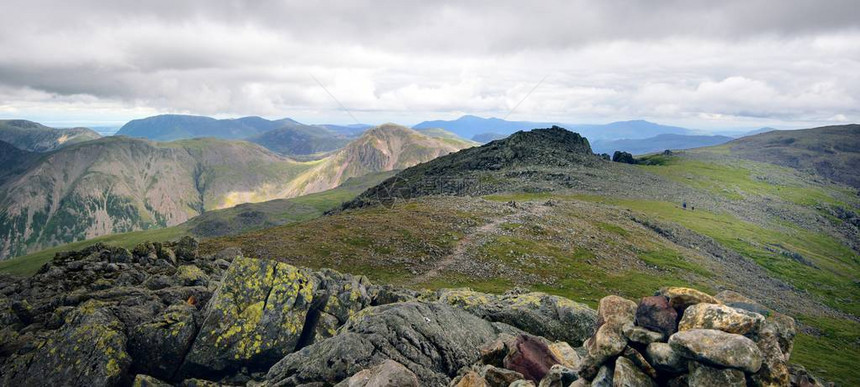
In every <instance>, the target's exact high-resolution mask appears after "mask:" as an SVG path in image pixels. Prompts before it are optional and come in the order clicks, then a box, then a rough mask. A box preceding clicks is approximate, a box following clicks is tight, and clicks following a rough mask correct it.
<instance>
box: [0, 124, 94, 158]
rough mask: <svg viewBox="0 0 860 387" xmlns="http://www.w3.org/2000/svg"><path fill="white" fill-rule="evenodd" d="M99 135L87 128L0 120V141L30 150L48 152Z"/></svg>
mask: <svg viewBox="0 0 860 387" xmlns="http://www.w3.org/2000/svg"><path fill="white" fill-rule="evenodd" d="M100 137H101V135H99V134H98V133H96V132H94V131H92V130H90V129H87V128H72V129H55V128H49V127H47V126H45V125H42V124H39V123H36V122H32V121H26V120H0V141H4V142H6V143H8V144H10V145H12V146H14V147H16V148H18V149H22V150H26V151H30V152H50V151H52V150H55V149H59V148H62V147H65V146H69V145H72V144H77V143H79V142H84V141H89V140H95V139H97V138H100Z"/></svg>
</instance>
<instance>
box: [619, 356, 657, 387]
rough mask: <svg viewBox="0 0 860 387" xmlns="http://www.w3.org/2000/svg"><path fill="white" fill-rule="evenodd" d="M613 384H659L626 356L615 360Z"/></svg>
mask: <svg viewBox="0 0 860 387" xmlns="http://www.w3.org/2000/svg"><path fill="white" fill-rule="evenodd" d="M612 385H613V386H618V387H640V386H642V387H645V386H649V387H650V386H655V387H656V386H657V383H655V382H654V380H653V379H651V378H650V377H649V376H648V375H646V374H645V373H644V372H642V371H641V370H640V369H639V368H637V367H636V366H635V365H634V364H633V362H631V361H630V360H629V359H627V358H626V357H619V358H618V359H617V360H615V372H614V373H613V375H612Z"/></svg>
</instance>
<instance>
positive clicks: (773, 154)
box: [718, 124, 860, 188]
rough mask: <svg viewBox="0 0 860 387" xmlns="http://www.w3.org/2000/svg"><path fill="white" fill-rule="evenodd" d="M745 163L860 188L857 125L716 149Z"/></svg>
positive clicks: (768, 136) (780, 133)
mask: <svg viewBox="0 0 860 387" xmlns="http://www.w3.org/2000/svg"><path fill="white" fill-rule="evenodd" d="M718 149H720V150H724V151H727V152H729V153H730V154H731V155H733V156H736V157H741V158H744V159H748V160H754V161H762V162H766V163H771V164H777V165H783V166H787V167H791V168H795V169H799V170H803V171H808V172H811V173H814V174H816V175H819V176H823V177H827V178H829V179H832V180H835V181H838V182H841V183H845V184H848V185H850V186H853V187H855V188H860V125H857V124H852V125H839V126H827V127H822V128H815V129H802V130H776V131H770V132H766V133H762V134H757V135H755V136H749V137H744V138H741V139H738V140H735V141H732V142H730V143H728V144H725V145H724V146H722V147H720V148H718Z"/></svg>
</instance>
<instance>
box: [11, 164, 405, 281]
mask: <svg viewBox="0 0 860 387" xmlns="http://www.w3.org/2000/svg"><path fill="white" fill-rule="evenodd" d="M393 174H394V172H393V171H388V172H379V173H373V174H369V175H366V176H362V177H358V178H352V179H349V180H347V181H346V182H345V183H344V184H343V185H341V186H340V187H337V188H334V189H331V190H328V191H324V192H319V193H315V194H310V195H305V196H300V197H297V198H291V199H278V200H272V201H269V202H262V203H254V204H244V205H241V206H238V207H234V208H228V209H223V210H214V211H209V212H205V213H204V214H203V215H201V216H198V217H195V218H192V219H191V220H189V221H188V222H185V223H182V224H179V225H176V226H173V227H166V228H162V229H153V230H144V231H134V232H128V233H121V234H113V235H105V236H101V237H97V238H92V239H87V240H84V241H79V242H73V243H68V244H64V245H61V246H56V247H52V248H49V249H44V250H41V251H38V252H36V253H33V254H28V255H25V256H21V257H16V258H12V259H9V260H6V261H0V272H4V273H9V274H12V275H18V276H27V275H32V274H33V273H35V272H36V271H37V270H39V268H40V267H41V266H42V265H44V264H45V263H46V262H48V261H50V260H51V258H53V257H54V254H56V253H58V252H60V251H69V250H80V249H83V248H85V247H87V246H91V245H93V244H96V243H106V244H111V245H114V246H121V247H125V248H128V249H131V248H133V247H134V246H136V245H137V244H139V243H141V242H144V241H167V240H176V239H179V238H180V237H182V236H184V235H193V236H196V237H199V238H205V237H209V236H212V235H218V236H223V235H234V234H238V233H241V232H247V231H251V230H255V229H259V228H263V227H267V226H275V225H282V224H288V223H293V222H299V221H304V220H309V219H313V218H316V217H319V216H321V215H322V214H323V213H325V212H326V211H329V210H331V209H334V208H337V207H338V206H340V205H341V204H342V203H344V202H346V201H348V200H350V199H352V198H354V197H355V196H356V195H358V194H359V193H361V192H362V191H364V190H366V189H367V188H368V187H371V186H373V185H376V184H378V183H379V182H381V181H382V180H385V179H386V178H388V177H391V176H392V175H393ZM247 213H253V214H260V219H261V221H260V222H256V223H250V222H245V223H241V221H242V218H243V217H246V218H247V216H246V215H243V214H247ZM204 231H205V232H204Z"/></svg>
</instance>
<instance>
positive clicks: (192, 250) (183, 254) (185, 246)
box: [173, 236, 200, 262]
mask: <svg viewBox="0 0 860 387" xmlns="http://www.w3.org/2000/svg"><path fill="white" fill-rule="evenodd" d="M173 249H174V250H175V251H176V257H177V258H179V259H181V260H183V261H186V262H191V261H194V260H195V259H197V257H198V256H199V255H200V242H198V241H197V239H194V238H192V237H190V236H184V237H182V238H181V239H179V241H178V242H176V245H175V246H174V247H173Z"/></svg>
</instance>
